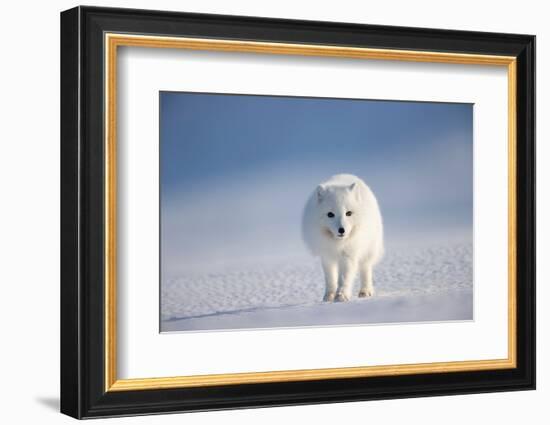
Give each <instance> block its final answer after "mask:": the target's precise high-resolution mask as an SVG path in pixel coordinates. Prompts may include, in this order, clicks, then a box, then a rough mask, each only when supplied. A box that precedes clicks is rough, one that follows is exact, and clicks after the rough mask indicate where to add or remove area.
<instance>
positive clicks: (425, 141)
mask: <svg viewBox="0 0 550 425" xmlns="http://www.w3.org/2000/svg"><path fill="white" fill-rule="evenodd" d="M160 105H161V110H160V137H161V141H160V142H161V158H160V165H161V185H160V190H161V221H162V230H161V244H162V249H163V255H165V254H166V258H167V259H168V258H173V259H181V258H188V259H189V261H195V260H196V261H199V260H200V259H201V258H203V257H204V256H205V255H206V254H207V253H208V255H209V256H210V257H211V256H214V257H215V258H217V257H219V258H220V260H222V259H224V258H226V257H227V255H229V254H227V253H229V252H230V253H231V255H236V256H238V255H242V256H247V255H255V254H258V255H259V254H261V255H265V256H270V255H278V254H280V253H284V252H287V253H288V252H299V251H300V249H301V240H300V232H299V225H300V216H301V213H302V209H303V204H304V203H305V200H306V198H307V196H308V195H309V193H310V192H311V191H312V190H313V189H314V188H315V186H316V185H317V184H318V183H320V182H321V181H323V180H325V179H327V178H328V177H330V176H331V175H333V174H336V173H342V172H345V173H352V174H356V175H358V176H359V177H361V178H363V179H364V180H365V181H366V182H367V184H368V185H369V186H370V187H371V188H372V189H373V191H374V193H375V194H376V196H377V197H378V200H379V203H380V205H381V209H382V214H383V217H384V224H385V230H386V234H387V237H388V238H394V239H396V238H399V237H401V236H402V235H403V234H411V235H422V234H425V233H434V232H436V233H437V232H439V233H442V234H444V232H445V231H447V230H449V229H462V230H465V231H470V232H471V226H472V207H473V199H472V183H473V157H472V155H473V152H472V148H473V139H472V131H473V130H472V125H473V106H472V105H471V104H450V103H425V102H400V101H369V100H350V99H324V98H299V97H276V96H250V95H223V94H222V95H218V94H200V93H176V92H161V94H160ZM197 233H200V237H199V238H197V237H196V236H195V235H196V234H197ZM191 235H193V236H191ZM191 241H192V245H193V249H191V248H190V244H191ZM214 245H215V248H213V246H214ZM163 261H164V260H163ZM178 261H179V260H178Z"/></svg>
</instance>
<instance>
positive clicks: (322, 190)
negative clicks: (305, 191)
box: [315, 184, 326, 202]
mask: <svg viewBox="0 0 550 425" xmlns="http://www.w3.org/2000/svg"><path fill="white" fill-rule="evenodd" d="M315 192H316V193H317V202H321V201H322V200H323V198H324V197H325V192H326V189H325V186H323V185H322V184H320V185H319V186H317V190H316V191H315Z"/></svg>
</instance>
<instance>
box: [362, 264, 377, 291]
mask: <svg viewBox="0 0 550 425" xmlns="http://www.w3.org/2000/svg"><path fill="white" fill-rule="evenodd" d="M359 278H360V280H361V289H360V290H359V298H365V297H372V296H373V295H374V286H373V284H372V264H370V263H364V264H361V270H359Z"/></svg>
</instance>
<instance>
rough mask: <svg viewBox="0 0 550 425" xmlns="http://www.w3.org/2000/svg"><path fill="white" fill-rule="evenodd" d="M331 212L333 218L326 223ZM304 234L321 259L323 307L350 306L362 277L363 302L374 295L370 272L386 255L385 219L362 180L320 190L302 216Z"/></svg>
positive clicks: (334, 182) (336, 181) (335, 181)
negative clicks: (331, 304)
mask: <svg viewBox="0 0 550 425" xmlns="http://www.w3.org/2000/svg"><path fill="white" fill-rule="evenodd" d="M349 211H350V212H351V215H350V216H348V215H346V213H347V212H349ZM329 212H330V213H332V214H334V217H328V215H327V214H328V213H329ZM340 228H343V229H344V233H343V235H341V234H340V232H339V229H340ZM302 232H303V238H304V241H305V243H306V245H307V246H308V248H309V249H310V250H311V252H312V253H313V255H315V256H318V257H320V258H321V262H322V265H323V271H324V273H325V283H326V292H325V297H324V300H325V301H348V300H350V299H351V291H352V289H353V283H354V280H355V277H356V275H357V274H358V273H359V278H360V282H361V288H360V290H359V297H370V296H372V295H374V288H373V283H372V270H373V267H374V265H376V263H377V262H378V261H380V259H381V258H382V256H383V254H384V242H383V229H382V216H381V214H380V209H379V207H378V201H377V200H376V197H375V196H374V194H373V193H372V191H371V190H370V188H369V187H368V186H367V185H366V184H365V182H364V181H363V180H361V179H360V178H359V177H356V176H353V175H351V174H337V175H335V176H332V177H331V178H330V179H328V180H327V181H326V182H324V183H321V184H320V185H319V186H317V188H316V189H315V191H314V192H313V193H312V194H311V196H310V197H309V199H308V201H307V204H306V207H305V210H304V215H303V220H302Z"/></svg>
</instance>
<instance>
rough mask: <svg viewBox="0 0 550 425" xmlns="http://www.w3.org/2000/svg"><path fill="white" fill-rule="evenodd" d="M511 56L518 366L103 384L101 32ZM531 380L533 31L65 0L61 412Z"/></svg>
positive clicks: (299, 400) (360, 396) (252, 402)
mask: <svg viewBox="0 0 550 425" xmlns="http://www.w3.org/2000/svg"><path fill="white" fill-rule="evenodd" d="M106 32H117V33H130V34H132V33H139V34H142V33H144V34H155V35H168V36H186V37H203V38H216V39H232V40H259V41H265V42H275V43H308V44H317V45H330V46H348V47H369V48H381V49H400V50H422V51H432V52H450V53H474V54H485V55H506V56H514V57H516V60H517V105H516V107H517V109H516V113H517V162H516V164H517V168H516V174H517V182H516V184H517V248H518V249H517V258H516V264H517V311H516V314H517V338H516V343H517V347H516V352H517V367H516V368H513V369H502V370H483V371H469V372H450V373H422V374H413V375H401V376H382V377H368V378H345V379H324V380H311V381H296V382H294V381H292V382H271V383H259V384H246V385H225V386H208V387H192V388H171V389H156V390H140V391H117V392H110V391H105V373H104V371H105V359H104V353H105V342H104V332H105V326H104V313H105V311H104V309H105V303H104V297H105V293H104V286H103V279H104V270H105V264H104V262H105V260H104V228H105V227H104V226H105V219H104V188H105V184H104V183H105V180H104V177H105V165H104V160H103V159H104V155H105V152H104V145H103V143H102V140H103V136H104V115H103V112H104V105H105V99H104V91H103V87H104V84H105V81H104V69H103V67H104V53H105V52H104V48H105V45H104V34H105V33H106ZM534 388H535V37H534V36H532V35H518V34H500V33H481V32H469V31H451V30H434V29H420V28H406V27H391V26H374V25H357V24H348V23H332V22H330V23H329V22H313V21H297V20H284V19H265V18H256V17H240V16H221V15H205V14H193V13H179V12H162V11H148V10H147V11H146V10H132V9H112V8H98V7H76V8H73V9H70V10H67V11H65V12H62V13H61V412H62V413H65V414H67V415H70V416H73V417H75V418H93V417H106V416H121V415H138V414H153V413H164V412H186V411H203V410H218V409H234V408H244V407H261V406H281V405H297V404H313V403H329V402H344V401H354V400H375V399H387V398H404V397H419V396H435V395H451V394H466V393H482V392H494V391H512V390H529V389H534Z"/></svg>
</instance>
